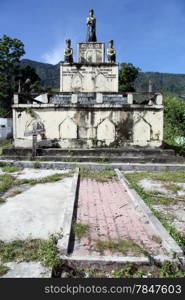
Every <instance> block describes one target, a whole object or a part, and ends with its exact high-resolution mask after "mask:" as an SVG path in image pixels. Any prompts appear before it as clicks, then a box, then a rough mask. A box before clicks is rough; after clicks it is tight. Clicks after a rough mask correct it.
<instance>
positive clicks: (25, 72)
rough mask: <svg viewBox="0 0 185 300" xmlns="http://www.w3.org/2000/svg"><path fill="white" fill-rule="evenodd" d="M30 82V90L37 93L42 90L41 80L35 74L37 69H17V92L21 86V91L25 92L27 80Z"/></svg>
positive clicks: (27, 67) (28, 67)
mask: <svg viewBox="0 0 185 300" xmlns="http://www.w3.org/2000/svg"><path fill="white" fill-rule="evenodd" d="M28 79H29V80H30V89H31V91H33V92H35V91H37V89H39V88H40V83H41V79H40V77H39V76H38V75H37V73H36V72H35V69H34V68H32V67H30V66H26V67H25V68H19V67H18V68H17V75H16V77H15V83H16V87H15V90H16V91H18V90H19V86H20V87H21V91H23V92H24V87H25V82H26V80H28Z"/></svg>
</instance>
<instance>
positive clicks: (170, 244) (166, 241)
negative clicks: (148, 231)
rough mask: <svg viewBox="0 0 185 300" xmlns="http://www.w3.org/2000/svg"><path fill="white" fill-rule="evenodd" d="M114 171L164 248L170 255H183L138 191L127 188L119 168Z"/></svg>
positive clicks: (126, 182)
mask: <svg viewBox="0 0 185 300" xmlns="http://www.w3.org/2000/svg"><path fill="white" fill-rule="evenodd" d="M115 172H116V174H117V176H118V178H119V180H120V182H121V184H122V186H123V187H124V189H126V191H127V193H128V195H129V196H130V198H131V200H132V201H133V203H134V205H135V207H139V208H141V209H142V211H143V212H144V214H145V216H146V217H147V219H148V221H149V223H150V224H151V226H152V228H153V229H154V231H155V232H156V234H157V235H159V236H160V238H161V240H162V244H163V246H164V248H166V250H167V251H169V252H170V254H171V255H172V256H176V255H178V256H183V250H182V249H181V248H180V247H179V245H178V244H177V243H176V241H175V240H174V239H173V238H172V237H171V236H170V235H169V233H168V232H167V231H166V229H165V228H164V227H163V225H162V224H161V222H160V221H159V220H158V219H157V218H156V217H155V216H154V214H153V213H152V211H151V210H150V208H149V207H148V206H147V205H146V203H145V202H144V201H143V199H142V198H141V197H140V196H139V195H138V193H137V192H136V191H135V190H134V189H131V188H129V185H128V181H127V180H126V178H125V177H124V176H123V175H122V173H121V172H120V170H119V169H115Z"/></svg>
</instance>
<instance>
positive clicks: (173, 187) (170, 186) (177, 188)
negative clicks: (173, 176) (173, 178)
mask: <svg viewBox="0 0 185 300" xmlns="http://www.w3.org/2000/svg"><path fill="white" fill-rule="evenodd" d="M165 188H167V189H168V190H170V191H172V192H173V193H177V192H178V191H180V190H181V187H180V186H179V185H177V184H175V183H169V184H165Z"/></svg>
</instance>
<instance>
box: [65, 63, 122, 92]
mask: <svg viewBox="0 0 185 300" xmlns="http://www.w3.org/2000/svg"><path fill="white" fill-rule="evenodd" d="M60 92H74V93H75V92H84V93H94V92H111V93H117V92H118V64H110V63H101V64H88V65H83V64H72V65H69V64H66V63H61V65H60Z"/></svg>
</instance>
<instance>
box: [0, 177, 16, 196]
mask: <svg viewBox="0 0 185 300" xmlns="http://www.w3.org/2000/svg"><path fill="white" fill-rule="evenodd" d="M14 184H15V179H14V178H13V176H11V175H9V174H3V175H0V195H2V194H3V193H5V192H6V191H7V190H8V189H9V188H11V187H12V186H13V185H14Z"/></svg>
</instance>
